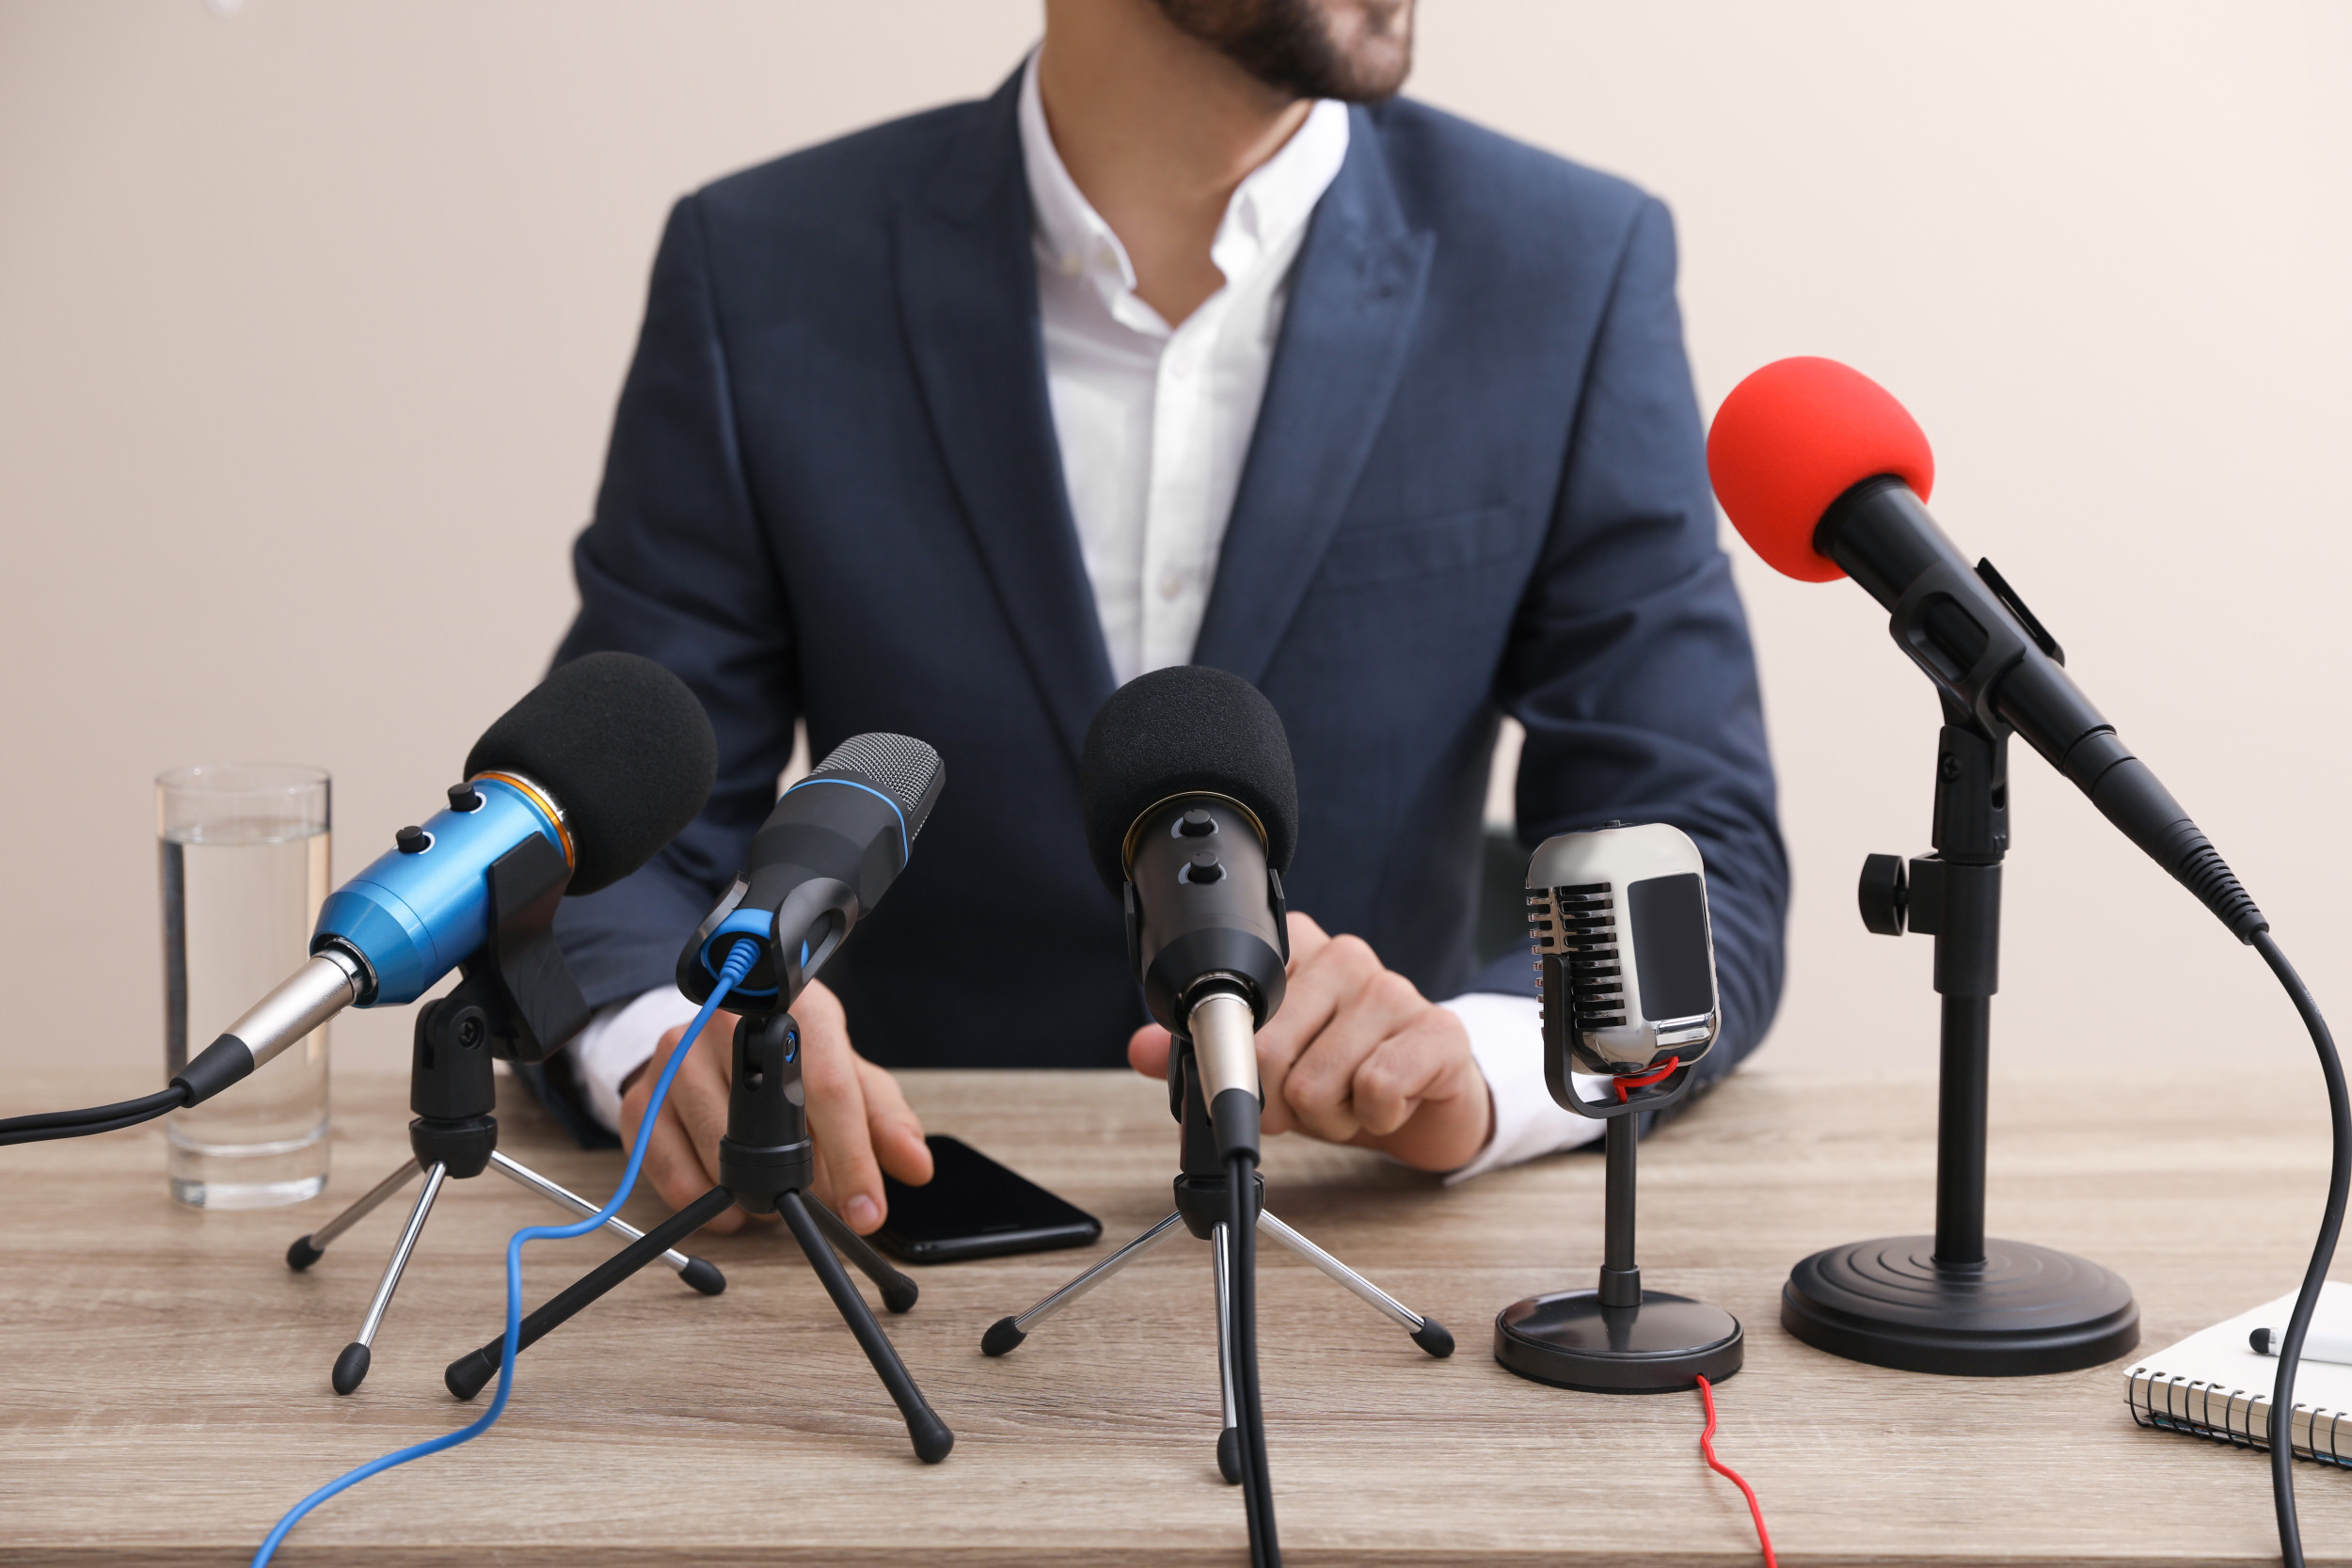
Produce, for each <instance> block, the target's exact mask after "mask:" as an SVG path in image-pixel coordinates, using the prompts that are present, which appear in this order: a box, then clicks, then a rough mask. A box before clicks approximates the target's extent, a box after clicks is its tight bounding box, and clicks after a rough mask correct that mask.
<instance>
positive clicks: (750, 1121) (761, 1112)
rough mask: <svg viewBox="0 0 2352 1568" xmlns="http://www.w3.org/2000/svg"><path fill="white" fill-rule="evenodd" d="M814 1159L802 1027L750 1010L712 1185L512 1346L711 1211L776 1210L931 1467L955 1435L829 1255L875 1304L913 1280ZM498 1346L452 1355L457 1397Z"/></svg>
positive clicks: (903, 1296)
mask: <svg viewBox="0 0 2352 1568" xmlns="http://www.w3.org/2000/svg"><path fill="white" fill-rule="evenodd" d="M816 1165H817V1162H816V1150H815V1146H814V1145H812V1144H811V1143H810V1141H809V1136H808V1114H807V1111H806V1109H805V1101H804V1100H803V1092H802V1087H801V1034H800V1028H799V1026H798V1025H797V1024H795V1023H794V1022H792V1016H791V1015H790V1014H789V1013H773V1014H771V1015H769V1016H768V1017H766V1018H746V1019H744V1020H742V1021H741V1022H739V1023H738V1024H737V1025H736V1029H735V1082H734V1084H733V1085H732V1086H731V1087H730V1088H729V1090H728V1092H727V1133H726V1136H725V1137H724V1138H723V1139H721V1140H720V1143H719V1184H718V1185H717V1186H715V1187H713V1188H711V1189H710V1190H709V1191H708V1192H707V1193H705V1194H703V1196H700V1197H698V1198H696V1199H695V1200H694V1201H693V1202H691V1203H690V1204H688V1205H687V1206H686V1207H685V1208H683V1209H681V1210H679V1211H678V1212H676V1213H675V1214H673V1215H671V1216H670V1217H669V1218H668V1219H666V1220H664V1221H662V1222H661V1223H660V1225H657V1226H655V1227H653V1228H652V1229H651V1230H648V1231H646V1232H645V1233H644V1235H643V1236H642V1237H640V1238H639V1239H638V1240H636V1241H634V1242H632V1243H629V1244H628V1246H626V1247H624V1248H622V1249H621V1250H620V1251H619V1252H616V1253H614V1254H613V1255H612V1257H611V1258H609V1259H606V1260H605V1261H604V1262H602V1263H600V1264H598V1265H597V1266H596V1268H594V1269H591V1270H590V1271H589V1272H588V1273H587V1274H585V1275H582V1276H581V1277H580V1279H578V1280H577V1281H575V1282H574V1283H573V1284H571V1285H570V1286H568V1287H566V1288H565V1289H564V1291H561V1292H559V1293H558V1294H557V1295H555V1296H554V1297H553V1298H552V1299H550V1300H549V1301H548V1303H547V1304H546V1305H545V1306H543V1307H540V1308H539V1309H538V1310H536V1311H534V1312H532V1314H531V1315H530V1316H529V1317H527V1318H525V1319H523V1321H522V1327H521V1331H520V1333H519V1334H518V1335H517V1337H516V1346H515V1348H516V1354H521V1353H522V1352H523V1351H525V1350H528V1349H529V1348H530V1347H531V1346H532V1345H533V1344H535V1343H537V1342H538V1341H539V1340H540V1339H542V1338H545V1337H546V1336H547V1335H548V1332H549V1331H550V1330H552V1329H554V1328H556V1327H558V1326H560V1325H561V1324H563V1323H565V1322H567V1321H569V1320H570V1319H571V1318H572V1317H573V1316H574V1315H575V1314H577V1313H578V1312H580V1309H581V1308H583V1307H586V1306H588V1304H589V1303H591V1302H593V1301H595V1300H596V1298H597V1297H599V1296H601V1295H603V1294H604V1293H605V1292H606V1291H610V1290H612V1287H614V1286H615V1285H618V1284H619V1283H620V1282H621V1281H622V1280H624V1279H627V1278H628V1276H629V1275H633V1274H635V1273H636V1272H637V1271H638V1270H640V1269H642V1268H644V1266H645V1265H646V1264H648V1263H650V1262H652V1261H653V1260H654V1259H657V1258H663V1257H669V1256H675V1254H672V1253H670V1252H669V1251H668V1249H669V1248H670V1247H672V1246H674V1245H675V1244H676V1243H679V1242H682V1241H684V1240H685V1239H686V1238H687V1237H689V1236H691V1235H692V1234H693V1233H694V1232H695V1231H697V1230H699V1229H701V1228H702V1227H704V1226H706V1225H707V1224H709V1223H710V1222H711V1221H712V1220H714V1219H716V1218H718V1217H719V1216H720V1215H721V1214H723V1213H724V1212H726V1211H727V1208H728V1206H729V1205H733V1206H735V1207H737V1208H739V1209H741V1210H742V1211H743V1212H745V1213H747V1214H767V1213H775V1214H781V1215H783V1216H784V1223H785V1224H786V1225H787V1227H790V1229H791V1231H792V1239H793V1240H794V1241H796V1242H798V1243H800V1245H801V1251H802V1252H803V1254H804V1255H805V1256H806V1257H807V1259H808V1266H809V1267H810V1268H811V1269H813V1270H815V1271H816V1273H817V1277H818V1280H819V1281H821V1282H822V1283H823V1285H824V1287H825V1293H826V1294H827V1295H829V1296H831V1297H832V1298H833V1304H834V1308H835V1309H836V1310H838V1311H839V1312H840V1314H841V1316H842V1319H843V1321H844V1322H846V1323H848V1324H849V1325H850V1333H851V1334H853V1335H855V1336H856V1337H857V1342H858V1345H859V1346H860V1348H862V1349H863V1350H864V1351H865V1352H866V1359H867V1360H868V1361H870V1362H872V1363H873V1366H874V1371H875V1373H876V1374H877V1375H878V1376H879V1377H881V1379H882V1386H883V1387H884V1388H886V1389H888V1390H889V1393H890V1397H891V1399H892V1400H893V1401H894V1402H896V1403H897V1404H898V1414H899V1415H900V1416H901V1417H902V1418H904V1419H905V1421H906V1427H907V1437H908V1439H909V1440H910V1441H911V1442H912V1443H913V1444H914V1452H915V1455H916V1457H918V1458H920V1459H921V1460H922V1461H923V1463H924V1464H926V1465H936V1464H938V1463H939V1462H940V1461H941V1460H943V1459H945V1458H946V1457H947V1451H948V1450H949V1449H952V1448H954V1447H955V1444H956V1436H955V1433H952V1432H950V1431H948V1430H947V1424H946V1422H945V1421H943V1420H941V1419H940V1418H939V1416H938V1414H937V1412H935V1411H933V1410H932V1409H931V1407H930V1403H929V1402H927V1401H926V1400H925V1399H924V1398H923V1391H922V1390H921V1389H920V1388H918V1387H916V1386H915V1384H914V1377H913V1376H912V1375H911V1374H910V1373H909V1372H908V1371H907V1369H906V1363H905V1362H903V1361H901V1360H899V1359H898V1350H897V1348H896V1347H895V1346H893V1345H892V1344H891V1342H890V1337H889V1336H888V1335H887V1334H885V1333H883V1332H882V1325H881V1324H880V1323H876V1322H875V1321H874V1314H873V1311H872V1309H871V1308H869V1307H867V1306H866V1298H865V1297H863V1296H861V1295H859V1294H858V1292H857V1287H856V1286H855V1285H854V1284H852V1283H851V1282H850V1276H849V1275H848V1273H847V1272H846V1271H845V1270H844V1269H843V1268H842V1267H841V1264H840V1261H839V1260H838V1259H835V1258H834V1254H833V1247H838V1248H840V1249H841V1252H842V1254H843V1255H844V1256H846V1257H847V1258H848V1259H850V1262H852V1263H854V1264H856V1265H857V1267H858V1269H859V1271H860V1272H862V1273H863V1274H864V1275H866V1277H867V1278H868V1279H871V1280H872V1281H873V1282H874V1283H875V1285H876V1286H877V1287H879V1288H880V1289H881V1291H882V1305H883V1306H885V1307H889V1308H890V1310H891V1311H893V1312H904V1311H906V1310H907V1309H908V1308H909V1307H913V1306H914V1302H915V1297H916V1294H917V1291H916V1288H915V1284H914V1281H913V1280H912V1279H909V1278H908V1277H907V1276H906V1275H903V1274H900V1273H899V1272H898V1270H897V1269H895V1268H893V1267H892V1266H891V1265H890V1263H889V1261H888V1260H887V1259H884V1258H883V1257H882V1254H880V1253H878V1252H876V1251H875V1250H874V1249H873V1247H872V1245H870V1244H869V1243H867V1242H866V1238H865V1237H863V1236H860V1235H859V1234H858V1233H857V1232H856V1231H854V1230H851V1229H850V1227H848V1226H846V1225H844V1224H843V1223H842V1222H841V1221H840V1220H839V1219H838V1218H836V1217H835V1216H834V1212H833V1211H831V1210H829V1209H827V1208H826V1207H825V1206H824V1205H823V1204H822V1203H819V1202H818V1201H817V1199H815V1198H814V1197H810V1196H807V1188H808V1183H809V1180H810V1178H811V1177H812V1176H813V1175H814V1174H815V1172H816ZM592 1212H593V1211H592ZM828 1241H830V1242H831V1243H832V1246H830V1247H829V1246H827V1245H826V1243H827V1242H828ZM505 1348H506V1336H505V1335H503V1334H501V1335H500V1336H499V1337H498V1338H495V1339H492V1340H491V1341H490V1342H489V1343H488V1344H486V1345H484V1346H483V1347H482V1348H481V1349H480V1350H476V1351H469V1352H468V1353H467V1354H464V1355H461V1356H459V1357H458V1358H457V1359H456V1360H454V1361H453V1362H451V1363H450V1364H449V1370H447V1371H446V1372H445V1373H444V1374H443V1378H442V1381H443V1382H444V1383H445V1384H446V1385H447V1386H448V1387H449V1391H450V1392H451V1393H452V1394H454V1395H455V1396H457V1398H459V1399H461V1400H469V1399H472V1398H473V1397H474V1396H475V1395H476V1394H478V1393H480V1392H481V1391H482V1389H483V1386H485V1384H487V1383H489V1382H490V1380H491V1379H493V1378H495V1377H497V1376H498V1370H499V1361H500V1358H501V1355H502V1354H504V1351H505Z"/></svg>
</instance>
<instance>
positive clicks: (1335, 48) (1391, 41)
mask: <svg viewBox="0 0 2352 1568" xmlns="http://www.w3.org/2000/svg"><path fill="white" fill-rule="evenodd" d="M1157 3H1158V5H1159V8H1160V9H1161V10H1162V11H1164V12H1166V13H1167V15H1168V20H1169V21H1170V22H1173V23H1174V24H1176V25H1177V26H1179V27H1181V28H1183V29H1184V31H1185V32H1187V33H1190V34H1191V35H1192V36H1193V37H1194V38H1197V39H1199V40H1201V41H1202V42H1204V43H1208V44H1211V45H1213V46H1214V47H1215V48H1216V50H1217V51H1218V52H1219V53H1220V54H1222V55H1225V56H1226V57H1227V58H1229V59H1231V60H1232V61H1233V63H1234V64H1236V65H1238V66H1240V67H1241V68H1242V69H1243V70H1244V71H1248V72H1249V74H1250V75H1252V76H1254V77H1256V78H1257V79H1258V80H1259V81H1261V82H1263V83H1264V84H1265V85H1266V86H1267V87H1273V88H1275V89H1276V90H1278V91H1280V92H1287V93H1293V94H1295V95H1296V96H1298V97H1300V98H1336V99H1339V100H1341V101H1342V102H1343V103H1379V102H1381V101H1382V100H1384V99H1387V98H1391V97H1393V96H1395V93H1396V90H1397V89H1398V88H1399V87H1403V86H1404V85H1405V77H1406V73H1407V72H1408V71H1411V70H1412V65H1413V31H1412V27H1413V4H1412V0H1363V6H1364V10H1365V12H1366V17H1365V27H1364V31H1363V34H1362V36H1360V37H1359V38H1358V39H1356V40H1353V47H1348V48H1343V47H1342V45H1341V44H1340V42H1339V40H1336V39H1334V38H1333V37H1332V36H1331V33H1332V29H1331V24H1330V22H1329V20H1328V18H1327V16H1326V14H1325V10H1324V7H1323V5H1322V4H1320V3H1318V0H1157Z"/></svg>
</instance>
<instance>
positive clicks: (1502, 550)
mask: <svg viewBox="0 0 2352 1568" xmlns="http://www.w3.org/2000/svg"><path fill="white" fill-rule="evenodd" d="M1525 535H1526V530H1525V527H1524V525H1523V523H1522V521H1521V519H1520V517H1519V515H1518V509H1516V508H1514V507H1512V506H1510V505H1508V504H1505V503H1498V504H1495V505H1492V506H1480V507H1472V508H1470V509H1468V510H1466V511H1461V512H1449V513H1446V514H1445V515H1442V516H1437V517H1422V518H1416V519H1414V520H1412V521H1409V522H1402V523H1366V524H1361V525H1351V526H1343V527H1342V528H1341V530H1340V531H1339V532H1338V533H1336V534H1334V535H1333V536H1332V539H1331V546H1330V548H1329V549H1327V550H1326V551H1325V552H1324V557H1323V565H1322V567H1321V569H1319V570H1318V571H1317V572H1316V573H1315V578H1314V582H1313V585H1312V586H1311V588H1310V590H1309V592H1310V593H1311V594H1317V595H1321V594H1354V593H1361V592H1364V591H1366V590H1369V589H1378V588H1389V587H1393V586H1395V585H1397V584H1399V583H1412V582H1426V581H1429V580H1430V579H1432V578H1447V577H1450V576H1453V575H1454V574H1456V573H1461V572H1467V571H1470V570H1471V569H1472V568H1475V567H1481V566H1485V567H1492V566H1495V565H1498V564H1500V563H1502V562H1508V561H1510V560H1512V559H1514V558H1515V557H1518V556H1519V555H1520V554H1521V553H1523V552H1524V551H1525V550H1527V549H1528V548H1529V547H1530V546H1531V545H1532V543H1533V542H1532V541H1531V540H1529V539H1528V538H1527V537H1526V536H1525Z"/></svg>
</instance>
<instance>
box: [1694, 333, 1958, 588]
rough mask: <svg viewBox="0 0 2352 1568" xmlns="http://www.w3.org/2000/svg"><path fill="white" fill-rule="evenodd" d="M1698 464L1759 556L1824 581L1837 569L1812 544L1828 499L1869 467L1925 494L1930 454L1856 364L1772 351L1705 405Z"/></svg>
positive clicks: (1931, 471)
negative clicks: (1706, 423)
mask: <svg viewBox="0 0 2352 1568" xmlns="http://www.w3.org/2000/svg"><path fill="white" fill-rule="evenodd" d="M1707 472H1708V477H1709V478H1710V479H1712V480H1713V481H1714V482H1715V499H1717V500H1719V501H1721V502H1723V503H1724V512H1726V513H1727V514H1729V515H1730V517H1731V524H1732V527H1734V528H1736V529H1738V530H1739V531H1740V538H1742V539H1745V540H1746V541H1747V542H1748V544H1749V546H1750V547H1752V548H1753V549H1754V550H1755V551H1756V554H1758V555H1760V556H1762V557H1763V558H1764V560H1765V562H1766V563H1767V564H1769V565H1771V566H1772V568H1773V569H1775V570H1777V571H1781V572H1786V573H1787V574H1788V576H1790V577H1792V578H1798V579H1799V580H1801V581H1804V582H1828V581H1831V580H1832V579H1834V578H1842V577H1844V576H1845V575H1846V574H1845V572H1844V571H1843V570H1842V569H1841V568H1840V567H1839V566H1838V564H1837V563H1836V562H1834V561H1832V560H1830V559H1829V558H1828V557H1827V556H1825V555H1822V554H1821V553H1820V551H1818V550H1816V549H1815V548H1814V547H1813V531H1814V529H1815V528H1817V527H1818V526H1819V525H1820V521H1821V514H1822V513H1824V512H1827V511H1828V510H1829V506H1830V502H1832V501H1834V500H1836V499H1837V498H1838V497H1839V496H1842V495H1844V494H1845V493H1846V492H1847V491H1848V490H1851V488H1853V487H1854V486H1855V485H1856V484H1859V483H1862V482H1863V481H1864V480H1866V479H1869V478H1872V477H1874V476H1876V475H1879V474H1893V475H1895V476H1896V477H1897V478H1898V479H1900V480H1901V481H1902V482H1903V483H1906V484H1908V485H1910V486H1911V488H1912V489H1913V490H1914V491H1915V492H1917V494H1918V497H1919V499H1921V500H1925V499H1928V493H1929V491H1931V489H1933V488H1934V485H1935V454H1934V453H1933V452H1932V451H1929V450H1928V438H1927V436H1926V435H1925V434H1924V433H1923V432H1922V431H1921V430H1920V429H1919V426H1918V423H1917V422H1916V421H1915V420H1913V419H1912V417H1911V415H1910V414H1909V413H1908V412H1907V411H1906V410H1905V409H1904V407H1903V405H1902V404H1899V403H1897V402H1896V401H1895V399H1894V397H1893V395H1892V394H1891V393H1889V392H1888V391H1887V390H1886V388H1883V387H1882V386H1880V385H1879V384H1878V383H1877V382H1875V381H1873V380H1871V379H1870V378H1869V377H1868V376H1867V375H1864V374H1863V373H1862V372H1860V371H1857V370H1853V369H1851V368H1850V367H1848V366H1845V365H1841V364H1839V363H1838V362H1837V361H1836V360H1835V359H1814V358H1797V359H1775V360H1773V361H1772V363H1771V364H1769V365H1767V366H1765V367H1764V368H1763V369H1762V370H1760V371H1757V372H1756V373H1755V374H1753V375H1751V376H1749V377H1748V378H1747V379H1746V380H1745V381H1742V382H1741V383H1740V385H1739V386H1737V387H1734V388H1732V389H1731V395H1730V396H1729V397H1727V398H1725V399H1724V405H1723V406H1722V407H1721V408H1719V409H1717V410H1716V411H1715V423H1714V426H1713V428H1712V429H1710V430H1708V433H1707Z"/></svg>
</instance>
